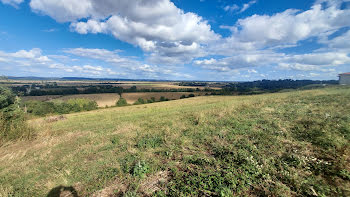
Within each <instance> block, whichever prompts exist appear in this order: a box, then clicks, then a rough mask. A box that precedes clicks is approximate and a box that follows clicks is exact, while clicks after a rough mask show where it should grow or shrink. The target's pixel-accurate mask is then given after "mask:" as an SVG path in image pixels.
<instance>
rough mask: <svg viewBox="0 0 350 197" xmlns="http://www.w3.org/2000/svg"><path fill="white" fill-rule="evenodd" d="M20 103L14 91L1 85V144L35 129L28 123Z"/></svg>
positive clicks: (29, 134) (28, 134)
mask: <svg viewBox="0 0 350 197" xmlns="http://www.w3.org/2000/svg"><path fill="white" fill-rule="evenodd" d="M19 105H20V103H19V99H18V98H17V97H16V95H15V94H13V92H12V91H11V90H10V89H8V88H5V87H2V86H0V144H1V143H2V142H4V141H7V140H15V139H19V138H29V137H30V136H31V135H32V131H33V130H32V129H31V128H30V127H29V126H28V125H27V124H26V122H25V115H24V112H23V110H22V109H21V108H20V106H19Z"/></svg>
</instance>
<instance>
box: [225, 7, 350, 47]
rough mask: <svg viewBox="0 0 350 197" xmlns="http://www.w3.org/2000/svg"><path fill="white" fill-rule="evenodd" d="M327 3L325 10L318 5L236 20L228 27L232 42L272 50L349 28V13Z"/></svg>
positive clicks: (349, 11)
mask: <svg viewBox="0 0 350 197" xmlns="http://www.w3.org/2000/svg"><path fill="white" fill-rule="evenodd" d="M327 2H329V3H328V4H326V5H327V6H326V7H325V6H324V4H322V3H320V2H318V3H316V4H314V5H313V6H312V8H311V9H310V10H307V11H304V12H301V11H299V10H294V9H288V10H286V11H284V12H281V13H277V14H274V15H272V16H269V15H253V16H250V17H247V18H244V19H239V20H238V21H237V23H236V25H234V26H232V27H230V29H231V30H232V37H234V38H235V39H233V40H234V41H236V42H244V43H252V44H254V45H255V46H256V47H261V48H263V47H272V46H279V45H286V44H296V43H298V42H299V41H302V40H305V39H308V38H311V37H320V36H328V35H330V34H331V33H334V32H335V31H336V30H338V29H340V28H342V27H348V26H350V20H348V19H349V18H350V10H348V9H345V10H343V9H340V5H341V4H340V3H334V1H327ZM332 2H333V3H332ZM335 2H337V1H335ZM323 3H324V2H323Z"/></svg>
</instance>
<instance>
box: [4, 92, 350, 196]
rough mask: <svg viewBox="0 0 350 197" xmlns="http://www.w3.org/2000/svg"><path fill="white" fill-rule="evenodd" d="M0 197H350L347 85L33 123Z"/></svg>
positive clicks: (9, 161)
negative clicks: (33, 134) (33, 132)
mask: <svg viewBox="0 0 350 197" xmlns="http://www.w3.org/2000/svg"><path fill="white" fill-rule="evenodd" d="M30 124H31V125H33V127H35V128H37V136H36V138H35V139H33V140H30V141H20V142H12V143H8V144H6V145H4V146H2V147H0V196H46V195H48V196H55V195H56V196H57V195H59V194H61V195H64V194H69V193H71V194H72V196H74V195H78V196H119V195H121V196H122V195H125V196H152V195H154V196H165V195H169V196H269V195H270V196H349V195H350V190H349V188H350V148H349V144H350V143H349V142H350V88H349V87H333V88H325V89H316V90H304V91H292V92H284V93H274V94H263V95H254V96H205V97H195V98H189V99H183V100H175V101H169V102H162V103H153V104H145V105H137V106H127V107H119V108H108V109H100V110H96V111H90V112H83V113H75V114H69V115H65V118H64V120H59V121H56V122H48V121H47V120H46V119H45V118H44V119H36V120H32V121H31V122H30Z"/></svg>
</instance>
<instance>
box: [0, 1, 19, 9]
mask: <svg viewBox="0 0 350 197" xmlns="http://www.w3.org/2000/svg"><path fill="white" fill-rule="evenodd" d="M23 1H24V0H1V2H2V3H3V4H8V5H11V6H13V7H15V8H18V5H19V4H21V3H23Z"/></svg>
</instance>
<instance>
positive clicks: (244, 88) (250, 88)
mask: <svg viewBox="0 0 350 197" xmlns="http://www.w3.org/2000/svg"><path fill="white" fill-rule="evenodd" d="M317 84H319V85H322V84H338V81H336V80H329V81H313V80H292V79H284V80H261V81H253V82H241V83H232V84H229V85H227V86H226V87H224V88H223V89H222V90H220V91H216V92H213V94H214V95H215V94H222V95H226V94H259V93H266V92H278V91H281V90H283V89H298V88H302V87H305V86H309V85H317Z"/></svg>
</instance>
